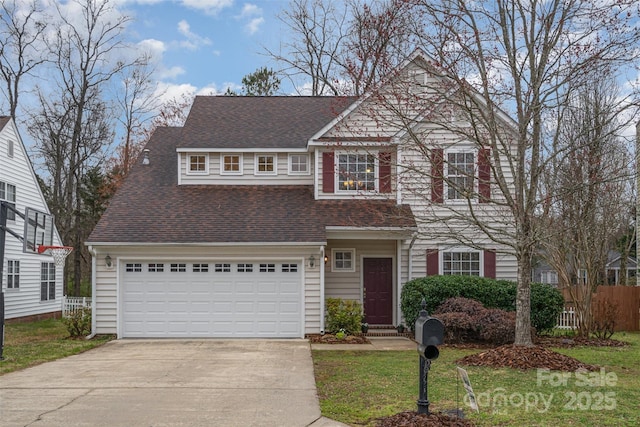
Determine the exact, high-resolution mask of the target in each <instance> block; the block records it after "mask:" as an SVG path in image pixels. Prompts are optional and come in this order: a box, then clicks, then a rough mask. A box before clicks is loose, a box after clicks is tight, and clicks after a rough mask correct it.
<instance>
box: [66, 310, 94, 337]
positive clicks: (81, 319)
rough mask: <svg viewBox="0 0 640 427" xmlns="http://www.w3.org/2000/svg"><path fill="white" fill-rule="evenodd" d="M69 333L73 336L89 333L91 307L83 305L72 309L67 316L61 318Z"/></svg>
mask: <svg viewBox="0 0 640 427" xmlns="http://www.w3.org/2000/svg"><path fill="white" fill-rule="evenodd" d="M62 322H63V323H64V325H65V326H66V327H67V331H69V335H70V336H71V337H73V338H76V337H82V336H85V335H89V334H90V333H91V308H89V307H84V308H79V309H78V310H75V311H73V312H72V313H71V314H70V315H69V317H64V318H62Z"/></svg>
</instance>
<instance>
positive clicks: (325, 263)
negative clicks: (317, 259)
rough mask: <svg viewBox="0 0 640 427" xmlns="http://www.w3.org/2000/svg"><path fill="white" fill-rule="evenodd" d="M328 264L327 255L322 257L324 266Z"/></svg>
mask: <svg viewBox="0 0 640 427" xmlns="http://www.w3.org/2000/svg"><path fill="white" fill-rule="evenodd" d="M328 262H329V257H328V256H327V255H325V256H324V265H327V263H328Z"/></svg>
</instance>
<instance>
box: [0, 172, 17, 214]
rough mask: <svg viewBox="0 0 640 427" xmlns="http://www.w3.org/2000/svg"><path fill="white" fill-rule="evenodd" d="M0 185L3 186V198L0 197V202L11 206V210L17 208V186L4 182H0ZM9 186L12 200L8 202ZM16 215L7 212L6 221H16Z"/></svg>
mask: <svg viewBox="0 0 640 427" xmlns="http://www.w3.org/2000/svg"><path fill="white" fill-rule="evenodd" d="M0 184H2V185H3V186H4V198H3V197H2V196H0V200H2V201H5V202H7V203H9V204H10V205H13V208H14V209H15V208H16V206H17V201H18V186H17V185H15V184H12V183H10V182H6V181H0ZM9 186H12V187H13V197H14V199H13V200H9V197H8V195H9ZM16 216H17V215H16V213H15V212H13V211H11V210H9V212H7V221H15V220H16Z"/></svg>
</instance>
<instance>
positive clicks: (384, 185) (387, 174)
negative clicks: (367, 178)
mask: <svg viewBox="0 0 640 427" xmlns="http://www.w3.org/2000/svg"><path fill="white" fill-rule="evenodd" d="M379 172H380V186H379V188H380V192H381V193H391V153H380V168H379Z"/></svg>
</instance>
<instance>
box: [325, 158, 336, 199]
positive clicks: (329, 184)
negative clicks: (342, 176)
mask: <svg viewBox="0 0 640 427" xmlns="http://www.w3.org/2000/svg"><path fill="white" fill-rule="evenodd" d="M334 162H335V156H334V154H333V151H325V152H324V153H322V192H323V193H335V184H334V180H335V175H334Z"/></svg>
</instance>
